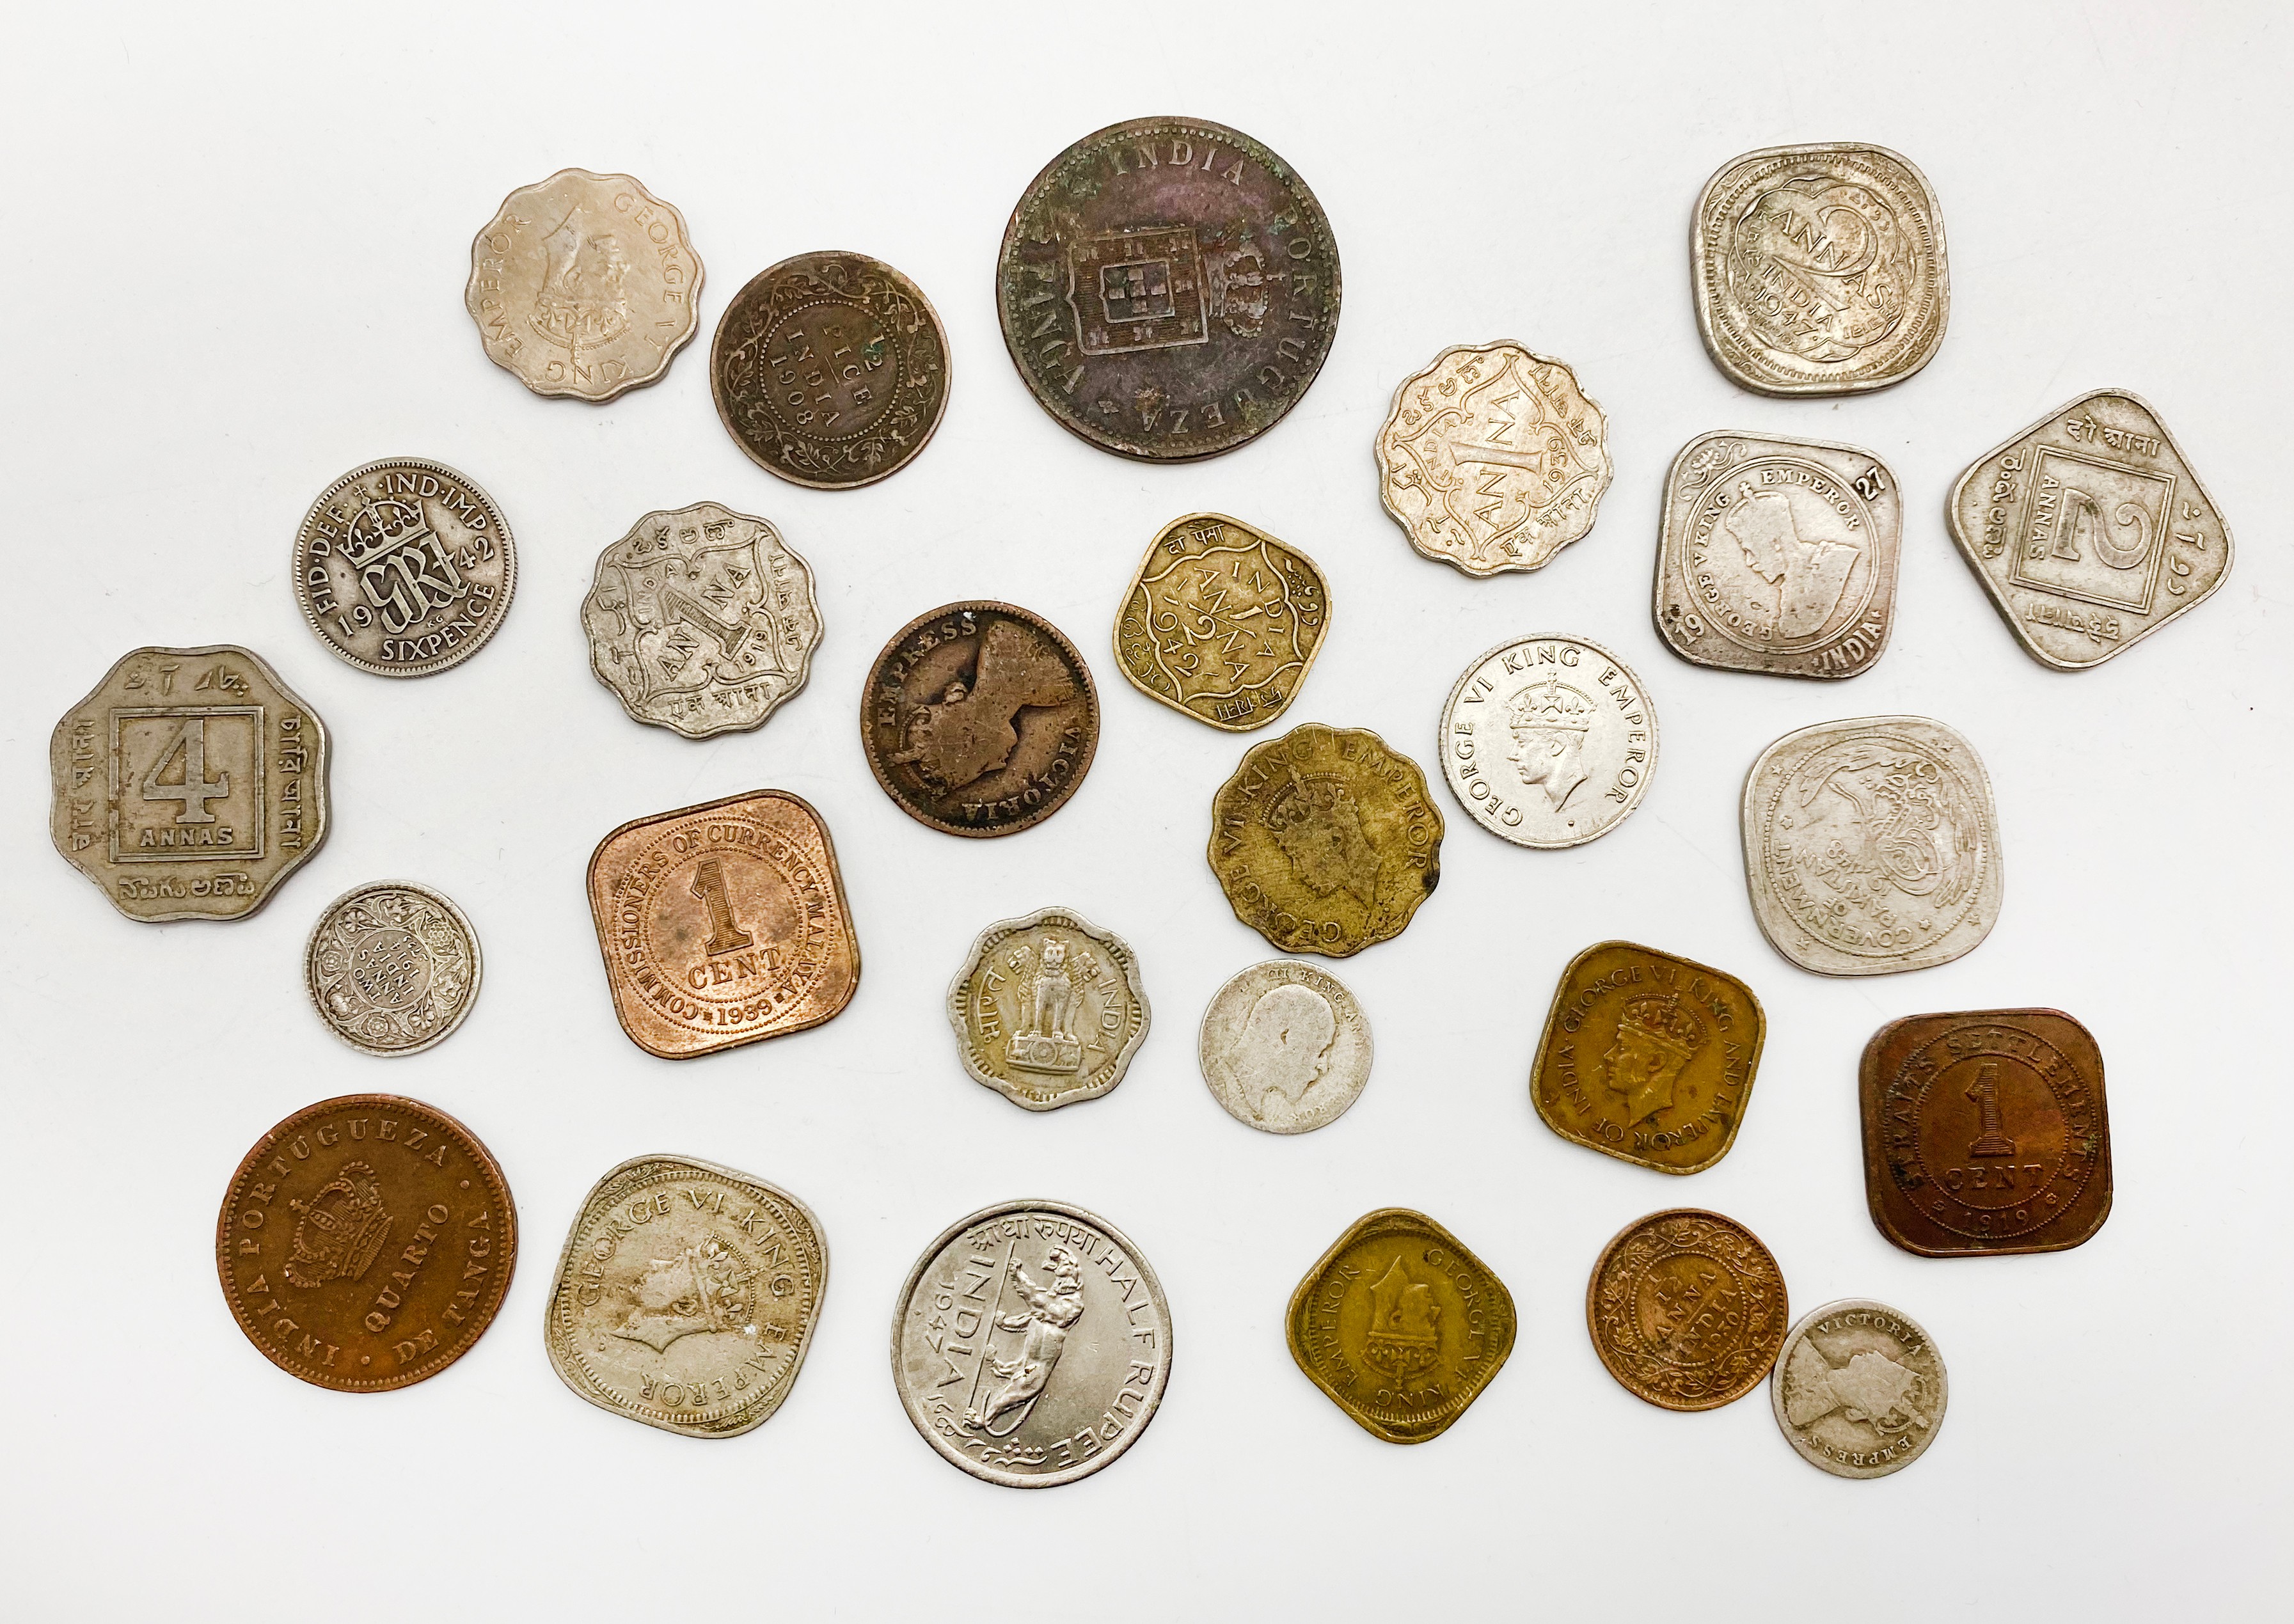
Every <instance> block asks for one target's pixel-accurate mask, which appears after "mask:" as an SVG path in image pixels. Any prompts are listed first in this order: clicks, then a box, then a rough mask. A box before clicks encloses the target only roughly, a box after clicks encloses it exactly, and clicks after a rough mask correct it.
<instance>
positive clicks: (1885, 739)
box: [1744, 716, 2002, 976]
mask: <svg viewBox="0 0 2294 1624" xmlns="http://www.w3.org/2000/svg"><path fill="white" fill-rule="evenodd" d="M1744 825H1745V880H1746V882H1747V884H1748V885H1749V886H1750V888H1751V890H1752V897H1753V917H1754V918H1756V919H1758V920H1759V921H1760V922H1761V931H1762V933H1763V934H1765V935H1766V936H1767V937H1768V938H1769V944H1770V945H1771V946H1774V947H1775V948H1776V950H1777V952H1778V953H1781V954H1784V955H1785V957H1786V958H1788V959H1790V960H1791V961H1792V962H1794V963H1795V964H1797V965H1799V966H1800V967H1801V968H1802V970H1814V971H1816V972H1817V973H1818V975H1826V976H1881V975H1887V974H1890V973H1891V972H1892V971H1896V970H1926V969H1928V968H1930V967H1931V966H1932V965H1937V964H1948V963H1949V962H1951V961H1952V960H1954V959H1956V958H1957V957H1959V956H1960V955H1961V954H1964V953H1966V952H1967V951H1968V950H1969V949H1971V948H1973V946H1975V945H1976V944H1977V943H1979V942H1981V940H1982V939H1983V938H1985V937H1986V936H1988V935H1989V934H1990V931H1991V927H1992V925H1993V924H1994V923H1996V922H1997V920H1998V918H1999V898H2000V893H2001V889H2002V877H2001V868H2000V856H1999V820H1998V814H1997V811H1996V810H1995V809H1994V808H1993V806H1992V800H1991V779H1990V776H1989V775H1988V774H1987V773H1985V771H1984V770H1983V762H1982V760H1981V759H1980V758H1979V757H1978V756H1977V755H1976V753H1975V747H1974V746H1973V745H1972V744H1970V743H1968V742H1967V741H1966V740H1965V739H1964V738H1962V737H1961V736H1960V735H1958V734H1956V733H1955V732H1954V731H1952V729H1950V728H1949V727H1945V726H1944V725H1943V724H1942V723H1941V722H1936V721H1930V720H1929V719H1926V718H1925V717H1918V716H1867V717H1859V718H1857V719H1854V720H1851V721H1843V722H1825V723H1821V724H1819V725H1818V726H1817V727H1803V728H1802V729H1801V730H1800V731H1799V732H1798V733H1789V734H1786V735H1785V736H1784V737H1783V738H1781V739H1778V740H1777V742H1776V743H1773V744H1771V745H1769V747H1768V749H1766V750H1764V751H1761V755H1760V759H1758V760H1756V761H1754V762H1753V770H1752V771H1751V772H1750V773H1748V774H1746V775H1745V806H1744Z"/></svg>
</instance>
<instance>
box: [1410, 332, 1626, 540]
mask: <svg viewBox="0 0 2294 1624" xmlns="http://www.w3.org/2000/svg"><path fill="white" fill-rule="evenodd" d="M1377 456H1378V488H1379V496H1380V497H1381V498H1382V499H1384V501H1385V503H1386V510H1387V512H1388V513H1390V514H1392V515H1393V516H1394V522H1395V524H1399V525H1401V526H1402V530H1403V534H1404V535H1406V536H1408V537H1409V538H1410V545H1411V546H1412V547H1414V548H1417V549H1418V550H1419V551H1420V553H1422V554H1424V555H1425V556H1427V557H1428V558H1433V559H1436V560H1438V561H1439V562H1441V563H1444V564H1455V565H1456V566H1457V567H1458V568H1459V569H1460V570H1462V571H1463V572H1466V573H1467V574H1468V575H1475V576H1489V575H1495V574H1498V573H1500V572H1502V571H1506V570H1534V569H1538V568H1540V567H1542V565H1544V564H1548V563H1550V561H1551V560H1552V557H1553V556H1554V555H1555V554H1556V553H1558V552H1559V551H1560V550H1561V549H1562V548H1565V547H1566V546H1568V545H1569V544H1570V543H1571V542H1572V541H1576V540H1582V538H1583V536H1584V534H1585V532H1587V531H1590V530H1591V529H1592V528H1593V518H1594V515H1595V514H1596V513H1597V512H1598V510H1599V508H1600V506H1601V496H1602V493H1603V492H1604V491H1607V490H1608V488H1609V476H1610V474H1611V472H1612V468H1611V467H1610V462H1609V424H1608V419H1607V418H1606V417H1604V416H1603V415H1602V412H1601V409H1600V408H1599V407H1598V406H1597V405H1595V404H1594V403H1593V402H1592V400H1591V399H1590V397H1588V396H1587V395H1586V394H1585V393H1584V391H1582V389H1580V388H1579V387H1578V386H1577V375H1576V374H1575V373H1574V372H1573V371H1571V370H1570V369H1569V367H1568V365H1567V364H1566V362H1563V361H1556V360H1554V359H1553V358H1552V357H1551V356H1550V355H1540V354H1537V353H1533V352H1532V351H1530V350H1525V349H1524V348H1523V347H1522V346H1521V345H1517V344H1513V343H1510V342H1502V341H1501V342H1500V343H1496V344H1481V345H1456V346H1454V347H1453V348H1451V349H1446V350H1444V351H1443V352H1442V353H1440V354H1439V355H1436V357H1435V358H1434V360H1433V361H1432V363H1431V364H1430V365H1428V367H1427V368H1426V369H1425V370H1423V371H1421V372H1414V373H1412V374H1411V376H1410V377H1408V378H1403V380H1402V385H1401V386H1400V387H1399V388H1397V389H1396V390H1395V392H1394V405H1393V407H1392V409H1391V410H1388V411H1387V415H1386V426H1384V427H1383V428H1381V429H1379V432H1378V441H1377Z"/></svg>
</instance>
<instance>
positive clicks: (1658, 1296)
mask: <svg viewBox="0 0 2294 1624" xmlns="http://www.w3.org/2000/svg"><path fill="white" fill-rule="evenodd" d="M1788 1308H1789V1304H1788V1303H1786V1300H1785V1277H1784V1273H1783V1271H1781V1270H1779V1269H1778V1268H1777V1260H1776V1259H1775V1258H1774V1257H1771V1256H1770V1255H1769V1249H1768V1248H1767V1247H1766V1246H1762V1245H1761V1241H1760V1238H1759V1237H1758V1236H1756V1235H1754V1234H1753V1231H1752V1230H1748V1229H1746V1228H1745V1226H1744V1225H1743V1224H1741V1223H1738V1222H1737V1221H1736V1220H1735V1219H1733V1218H1723V1217H1722V1216H1721V1214H1718V1213H1708V1212H1704V1211H1701V1210H1699V1209H1697V1208H1696V1207H1687V1206H1683V1207H1675V1208H1673V1209H1672V1210H1671V1211H1669V1212H1662V1213H1651V1214H1649V1215H1648V1216H1647V1217H1646V1218H1642V1219H1639V1220H1637V1221H1635V1222H1631V1223H1629V1224H1627V1225H1626V1226H1625V1227H1624V1228H1623V1229H1622V1230H1618V1231H1617V1236H1616V1238H1615V1239H1614V1240H1612V1241H1611V1242H1610V1243H1609V1244H1608V1245H1607V1246H1605V1247H1603V1248H1602V1249H1601V1258H1600V1261H1599V1262H1598V1263H1595V1264H1594V1265H1593V1278H1592V1279H1590V1280H1589V1281H1588V1282H1587V1283H1586V1287H1585V1327H1586V1329H1587V1331H1588V1332H1590V1334H1591V1336H1592V1338H1593V1352H1596V1353H1598V1354H1599V1355H1600V1356H1601V1362H1602V1364H1604V1365H1606V1366H1607V1367H1608V1371H1609V1374H1610V1375H1611V1376H1615V1377H1616V1378H1617V1384H1618V1385H1619V1386H1620V1387H1623V1389H1624V1390H1625V1391H1626V1392H1627V1393H1631V1394H1632V1395H1633V1396H1634V1397H1635V1398H1637V1399H1645V1400H1647V1401H1648V1402H1649V1403H1651V1404H1655V1405H1656V1406H1657V1407H1658V1408H1660V1409H1720V1408H1721V1406H1722V1405H1723V1404H1729V1403H1733V1402H1734V1401H1737V1400H1738V1399H1741V1398H1743V1397H1744V1396H1745V1394H1746V1393H1750V1392H1752V1391H1753V1388H1755V1387H1757V1386H1759V1385H1760V1384H1761V1378H1762V1377H1763V1376H1767V1375H1768V1373H1769V1368H1770V1367H1771V1366H1773V1365H1774V1364H1775V1363H1776V1362H1777V1353H1778V1352H1780V1351H1781V1350H1782V1349H1783V1347H1784V1345H1785V1328H1786V1326H1787V1325H1788V1324H1789V1323H1790V1316H1789V1314H1788V1312H1787V1310H1788Z"/></svg>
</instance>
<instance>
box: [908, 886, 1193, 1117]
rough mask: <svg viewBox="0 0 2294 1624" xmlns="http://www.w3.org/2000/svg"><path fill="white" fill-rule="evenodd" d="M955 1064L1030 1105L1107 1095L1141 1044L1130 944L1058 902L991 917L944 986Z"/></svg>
mask: <svg viewBox="0 0 2294 1624" xmlns="http://www.w3.org/2000/svg"><path fill="white" fill-rule="evenodd" d="M1147 1020H1148V1011H1147V989H1146V988H1145V987H1144V986H1143V985H1142V984H1141V982H1140V979H1139V959H1138V956H1137V955H1136V954H1134V953H1133V952H1132V951H1131V944H1130V943H1128V942H1127V941H1125V940H1124V939H1123V938H1121V937H1119V936H1118V935H1116V934H1115V932H1114V931H1112V930H1101V929H1100V928H1099V927H1098V926H1097V925H1094V924H1093V923H1092V922H1090V921H1089V920H1087V919H1086V918H1084V917H1083V915H1082V914H1074V913H1070V912H1069V911H1068V910H1067V909H1065V908H1037V910H1036V911H1035V912H1034V913H1033V914H1026V915H1024V916H1022V917H1021V918H1019V919H1004V920H998V921H997V922H996V923H994V924H992V925H990V926H988V929H986V930H982V931H981V932H980V935H979V936H978V938H975V939H974V940H973V942H972V952H971V953H970V954H967V955H966V956H965V958H964V968H963V969H962V970H958V971H956V979H955V980H954V981H952V982H950V983H949V984H948V1024H949V1025H950V1026H952V1027H955V1028H956V1052H957V1053H959V1054H960V1055H962V1056H963V1059H964V1070H965V1071H966V1072H968V1073H970V1074H971V1076H972V1081H973V1082H975V1083H977V1084H980V1085H981V1086H982V1087H986V1088H992V1089H994V1090H995V1091H996V1092H997V1093H999V1094H1001V1095H1003V1096H1004V1097H1005V1099H1006V1100H1010V1101H1011V1102H1012V1103H1013V1104H1014V1105H1016V1106H1019V1107H1021V1108H1023V1109H1026V1110H1030V1111H1049V1110H1054V1109H1056V1108H1059V1107H1061V1106H1062V1105H1074V1104H1077V1103H1078V1102H1079V1101H1081V1100H1096V1099H1098V1098H1100V1096H1102V1094H1108V1093H1111V1092H1114V1089H1115V1085H1116V1084H1119V1083H1120V1082H1122V1081H1123V1074H1124V1072H1125V1071H1126V1070H1127V1068H1129V1067H1130V1065H1131V1057H1132V1056H1133V1055H1135V1054H1136V1053H1138V1052H1139V1045H1140V1044H1141V1043H1145V1042H1146V1041H1147Z"/></svg>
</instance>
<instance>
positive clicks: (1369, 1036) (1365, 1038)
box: [1195, 957, 1431, 1222]
mask: <svg viewBox="0 0 2294 1624" xmlns="http://www.w3.org/2000/svg"><path fill="white" fill-rule="evenodd" d="M1255 970H1280V971H1281V972H1282V974H1283V975H1285V976H1287V977H1293V978H1294V979H1289V980H1284V981H1281V982H1278V983H1277V985H1278V986H1283V987H1297V985H1299V983H1298V981H1297V979H1295V978H1296V977H1300V976H1306V977H1319V978H1322V980H1324V981H1327V982H1329V983H1330V986H1332V987H1335V988H1337V989H1338V995H1339V997H1341V998H1343V999H1344V1000H1345V1001H1346V1004H1347V1006H1348V1007H1349V1008H1351V1009H1352V1010H1353V1011H1354V1019H1355V1020H1357V1021H1359V1022H1360V1023H1361V1024H1362V1042H1363V1076H1362V1081H1361V1082H1360V1083H1358V1084H1355V1085H1354V1092H1353V1093H1351V1094H1349V1095H1348V1096H1347V1097H1346V1103H1345V1104H1344V1105H1342V1106H1340V1107H1339V1108H1338V1109H1337V1110H1335V1111H1332V1112H1331V1113H1330V1116H1328V1117H1325V1118H1324V1119H1323V1120H1322V1121H1321V1122H1310V1123H1303V1124H1299V1125H1296V1126H1292V1127H1287V1128H1278V1127H1274V1126H1272V1125H1268V1124H1266V1123H1263V1122H1253V1121H1252V1120H1251V1119H1250V1118H1249V1117H1245V1116H1244V1115H1242V1114H1241V1112H1240V1111H1238V1110H1236V1109H1235V1108H1234V1107H1233V1105H1232V1104H1231V1103H1229V1102H1228V1100H1227V1099H1226V1097H1225V1096H1224V1094H1222V1093H1220V1092H1219V1089H1218V1084H1216V1083H1214V1082H1212V1081H1211V1067H1210V1058H1211V1046H1210V1045H1211V1012H1212V1011H1215V1010H1216V1009H1217V1008H1218V1004H1219V1000H1220V999H1222V998H1224V997H1225V996H1226V995H1227V993H1228V991H1229V990H1230V989H1232V987H1233V986H1234V985H1235V983H1236V982H1238V981H1240V980H1241V979H1242V978H1244V977H1245V976H1247V975H1249V974H1251V973H1252V972H1253V971H1255ZM1318 990H1319V989H1318ZM1268 991H1270V992H1271V991H1273V988H1272V987H1270V988H1269V989H1268ZM1340 1019H1342V1020H1343V1019H1344V1017H1343V1015H1342V1016H1341V1017H1340ZM1377 1061H1378V1043H1377V1041H1376V1035H1375V1034H1374V1033H1373V1032H1372V1031H1371V1024H1370V1016H1369V1015H1368V1014H1367V1013H1365V1012H1364V1011H1363V1007H1362V1001H1361V1000H1360V999H1358V998H1356V997H1355V996H1354V989H1353V988H1352V987H1348V986H1347V985H1346V983H1345V982H1343V981H1341V980H1339V979H1338V978H1337V977H1336V976H1334V975H1332V974H1331V973H1330V971H1329V970H1324V969H1323V968H1322V966H1321V965H1319V964H1309V963H1308V962H1306V960H1304V959H1300V958H1289V957H1286V958H1279V959H1261V960H1260V961H1259V962H1257V963H1256V964H1246V965H1244V966H1243V967H1242V968H1241V970H1236V971H1235V972H1234V974H1232V975H1231V976H1229V977H1228V978H1226V979H1225V980H1224V981H1222V982H1220V983H1219V987H1218V991H1216V992H1215V993H1213V994H1212V995H1210V1001H1209V1002H1208V1003H1206V1004H1204V1005H1203V1018H1202V1019H1201V1020H1200V1021H1199V1022H1197V1023H1196V1026H1195V1068H1196V1069H1197V1070H1198V1071H1200V1073H1201V1074H1202V1079H1203V1086H1204V1087H1205V1088H1206V1089H1208V1090H1209V1091H1210V1096H1211V1098H1212V1099H1213V1100H1216V1101H1217V1102H1218V1107H1219V1108H1220V1109H1221V1110H1223V1111H1224V1112H1225V1113H1226V1114H1227V1115H1228V1116H1230V1117H1233V1118H1234V1119H1235V1120H1236V1121H1237V1122H1239V1123H1241V1124H1242V1125H1243V1126H1244V1127H1246V1128H1250V1129H1253V1130H1255V1131H1256V1132H1257V1133H1277V1134H1281V1135H1282V1136H1283V1137H1284V1138H1290V1137H1293V1136H1295V1135H1297V1134H1300V1133H1314V1131H1315V1130H1317V1129H1319V1128H1327V1127H1329V1126H1330V1125H1331V1124H1332V1123H1334V1122H1336V1121H1338V1118H1339V1117H1343V1116H1345V1115H1346V1113H1347V1112H1348V1111H1351V1110H1352V1109H1354V1105H1355V1103H1356V1102H1357V1101H1358V1100H1361V1099H1362V1097H1363V1090H1365V1089H1367V1088H1368V1087H1369V1086H1370V1074H1371V1070H1372V1069H1373V1068H1374V1067H1375V1066H1376V1064H1377ZM1390 1210H1393V1211H1396V1212H1399V1211H1402V1210H1403V1209H1402V1208H1399V1207H1396V1208H1393V1209H1390ZM1428 1222H1431V1220H1428Z"/></svg>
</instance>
